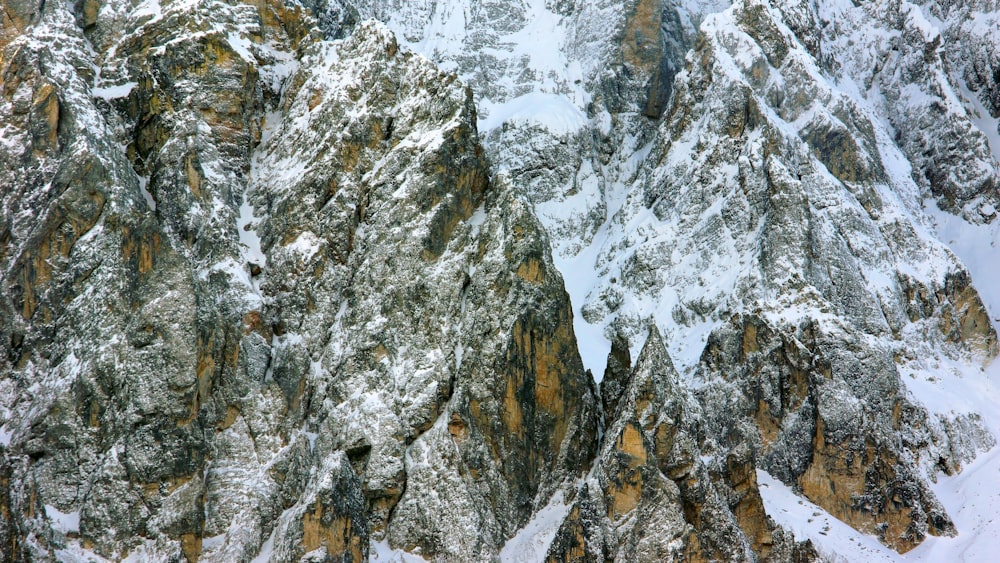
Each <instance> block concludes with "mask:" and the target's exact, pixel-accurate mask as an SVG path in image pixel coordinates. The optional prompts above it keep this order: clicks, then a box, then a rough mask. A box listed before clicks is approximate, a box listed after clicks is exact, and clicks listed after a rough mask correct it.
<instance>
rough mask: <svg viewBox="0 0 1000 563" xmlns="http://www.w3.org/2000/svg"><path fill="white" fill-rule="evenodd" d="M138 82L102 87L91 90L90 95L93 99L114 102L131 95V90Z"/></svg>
mask: <svg viewBox="0 0 1000 563" xmlns="http://www.w3.org/2000/svg"><path fill="white" fill-rule="evenodd" d="M138 85H139V83H138V82H126V83H124V84H118V85H116V86H102V87H95V88H93V89H92V90H91V93H92V94H93V95H94V97H95V98H103V99H105V100H108V101H110V100H116V99H118V98H124V97H126V96H128V95H129V94H131V93H132V89H133V88H135V87H136V86H138Z"/></svg>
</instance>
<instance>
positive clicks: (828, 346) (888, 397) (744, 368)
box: [703, 316, 955, 553]
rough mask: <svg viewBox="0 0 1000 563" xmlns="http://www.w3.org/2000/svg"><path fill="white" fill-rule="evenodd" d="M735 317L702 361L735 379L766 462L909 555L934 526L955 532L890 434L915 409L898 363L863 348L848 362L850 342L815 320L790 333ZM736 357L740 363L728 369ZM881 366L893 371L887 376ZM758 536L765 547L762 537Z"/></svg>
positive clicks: (751, 318)
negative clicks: (901, 385)
mask: <svg viewBox="0 0 1000 563" xmlns="http://www.w3.org/2000/svg"><path fill="white" fill-rule="evenodd" d="M733 323H734V324H733V325H732V326H733V329H732V330H731V331H730V330H726V331H720V333H719V335H720V336H721V335H722V334H725V335H726V336H723V337H722V339H719V338H716V337H713V338H711V339H710V341H709V345H708V347H707V348H706V351H705V355H704V356H703V360H704V361H705V362H706V366H707V367H708V369H710V370H717V369H719V370H725V371H724V372H723V373H727V374H728V375H727V377H729V378H731V380H732V381H734V382H737V383H736V389H738V391H737V393H738V394H739V395H740V399H739V402H740V404H742V405H743V407H742V408H745V409H746V411H745V412H746V415H749V416H750V417H751V418H752V420H754V421H755V423H756V426H757V428H756V430H757V431H758V432H759V440H760V441H759V444H760V445H759V447H760V456H761V461H762V467H763V468H765V469H767V470H768V471H769V472H771V473H772V474H774V475H779V476H781V477H782V478H783V479H787V480H789V481H791V482H792V484H793V485H795V486H797V487H800V488H801V490H802V492H803V494H804V495H805V496H806V497H807V498H809V499H810V500H812V501H813V502H815V503H816V504H818V505H820V506H822V507H823V508H824V509H826V510H827V511H828V512H830V514H832V515H834V516H836V517H837V518H839V519H841V520H843V521H845V522H847V523H848V524H850V525H851V526H853V527H855V528H857V529H859V530H862V531H865V532H867V533H871V534H873V535H877V536H878V537H879V538H880V539H881V540H882V541H883V542H884V543H885V544H886V545H888V546H890V547H892V548H893V549H896V550H897V551H899V552H901V553H902V552H906V551H909V550H910V549H912V548H913V547H915V546H916V545H918V544H919V543H920V542H921V541H923V539H924V538H925V537H926V534H928V533H929V534H932V535H952V534H954V533H955V529H954V526H953V525H952V523H951V521H950V519H949V518H948V516H947V515H946V514H945V513H944V511H943V509H942V508H941V506H940V504H939V503H938V502H937V499H935V498H934V495H933V493H932V492H931V491H930V490H929V489H928V488H927V486H926V485H925V484H924V483H923V481H922V479H921V478H920V477H919V473H918V471H917V469H916V468H915V466H914V465H913V462H912V461H911V460H912V459H913V458H912V457H911V456H912V455H913V452H910V451H907V450H906V449H902V448H900V447H899V446H898V445H893V443H892V442H890V441H889V440H886V439H885V438H884V436H888V435H890V434H891V432H892V431H893V430H892V428H894V427H895V426H894V425H895V424H896V423H897V421H898V411H899V409H900V408H908V407H905V404H906V400H905V398H903V397H902V396H900V395H898V394H897V392H896V391H895V389H897V387H895V385H897V384H894V383H893V381H894V380H896V378H898V375H897V374H896V373H895V368H894V364H893V363H891V362H890V361H886V360H885V358H884V357H883V358H881V359H880V358H879V357H878V356H877V355H876V356H868V357H866V356H865V355H866V354H871V352H870V351H868V352H866V351H863V350H861V349H855V350H854V351H853V352H852V353H851V356H850V359H848V357H847V356H845V355H844V352H843V351H842V350H840V349H839V348H840V347H842V346H845V343H844V342H843V341H841V340H839V339H830V338H829V337H828V336H827V335H825V334H823V333H822V332H821V331H820V330H818V327H817V326H815V325H810V324H804V325H803V326H801V327H799V329H798V331H796V332H795V333H794V334H789V335H785V334H783V333H780V332H778V331H776V330H775V329H774V327H772V326H770V325H769V324H768V323H766V322H764V321H762V320H761V319H760V318H757V317H754V316H746V317H739V318H734V319H733ZM725 356H730V358H731V360H724V359H723V358H724V357H725ZM733 359H735V360H737V361H738V362H739V365H740V366H741V367H739V368H736V369H734V368H733V367H724V366H727V365H731V364H729V362H730V361H732V360H733ZM856 361H860V362H864V364H863V365H867V366H868V367H867V371H864V372H863V373H866V374H868V375H867V378H866V379H864V380H860V379H854V377H856V375H855V374H856V373H857V372H856V371H855V370H858V369H865V368H860V367H859V366H858V365H857V364H855V363H854V362H856ZM880 370H887V371H885V375H883V376H881V377H882V378H883V379H882V381H881V382H880V380H879V375H878V374H880V373H881V371H880ZM858 375H860V374H859V373H858ZM854 385H856V386H854ZM879 386H885V387H883V388H882V389H883V390H882V391H879V393H880V394H881V395H882V397H881V399H880V400H878V401H876V400H874V399H871V398H866V397H867V394H868V393H873V392H875V391H874V390H873V389H872V387H875V388H880V387H879ZM859 397H862V398H859ZM732 414H733V413H727V415H726V416H732ZM731 474H732V472H731ZM733 475H735V476H736V479H735V480H734V483H735V482H739V481H741V480H742V481H744V482H745V476H740V475H739V472H737V473H736V474H733ZM746 508H747V509H750V510H752V508H751V507H750V506H747V507H746ZM744 529H746V528H744ZM756 535H758V537H759V541H758V543H760V544H766V538H764V537H763V535H761V534H756Z"/></svg>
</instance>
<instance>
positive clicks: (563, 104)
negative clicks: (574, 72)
mask: <svg viewBox="0 0 1000 563" xmlns="http://www.w3.org/2000/svg"><path fill="white" fill-rule="evenodd" d="M481 107H482V108H483V110H484V111H483V113H485V114H486V117H485V118H484V119H481V120H479V132H480V134H485V133H487V132H489V131H491V130H493V129H496V128H497V127H501V126H502V125H504V124H505V123H525V124H528V125H538V126H540V127H542V128H544V129H546V130H548V131H549V132H550V133H553V134H555V135H572V134H573V133H576V132H577V131H580V130H581V129H583V128H584V127H586V126H587V123H588V120H587V116H586V115H584V113H583V112H582V111H580V109H579V108H577V107H576V105H575V104H574V103H573V102H571V101H570V100H569V99H568V98H566V97H565V96H561V95H558V94H545V93H542V92H531V93H528V94H525V95H523V96H519V97H517V98H514V99H512V100H510V101H507V102H504V103H500V104H490V103H489V102H484V103H483V104H481Z"/></svg>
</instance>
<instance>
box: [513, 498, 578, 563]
mask: <svg viewBox="0 0 1000 563" xmlns="http://www.w3.org/2000/svg"><path fill="white" fill-rule="evenodd" d="M571 507H572V505H567V504H566V503H565V501H564V500H563V492H562V491H559V492H557V493H556V494H554V495H552V500H550V501H549V504H547V505H546V506H545V508H543V509H541V510H539V511H538V513H537V514H535V516H534V517H533V518H532V519H531V520H529V521H528V523H527V524H525V525H524V527H523V528H521V530H520V531H518V532H517V534H515V535H514V537H512V538H510V539H509V540H507V543H506V544H504V546H503V549H501V550H500V561H501V562H502V563H531V562H534V561H544V560H545V554H546V553H548V551H549V546H551V545H552V540H554V539H555V537H556V533H557V532H559V526H560V525H561V524H562V522H563V520H565V519H566V515H567V514H569V510H570V508H571Z"/></svg>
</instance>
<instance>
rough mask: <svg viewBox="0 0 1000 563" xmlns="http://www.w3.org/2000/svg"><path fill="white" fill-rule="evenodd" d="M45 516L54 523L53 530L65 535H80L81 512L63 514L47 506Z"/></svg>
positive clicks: (49, 505)
mask: <svg viewBox="0 0 1000 563" xmlns="http://www.w3.org/2000/svg"><path fill="white" fill-rule="evenodd" d="M45 515H46V516H48V517H49V520H51V521H52V528H54V529H55V530H57V531H59V532H62V533H64V534H69V533H74V534H78V533H80V511H79V510H74V511H73V512H62V511H60V510H59V509H58V508H56V507H54V506H52V505H51V504H46V505H45Z"/></svg>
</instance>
